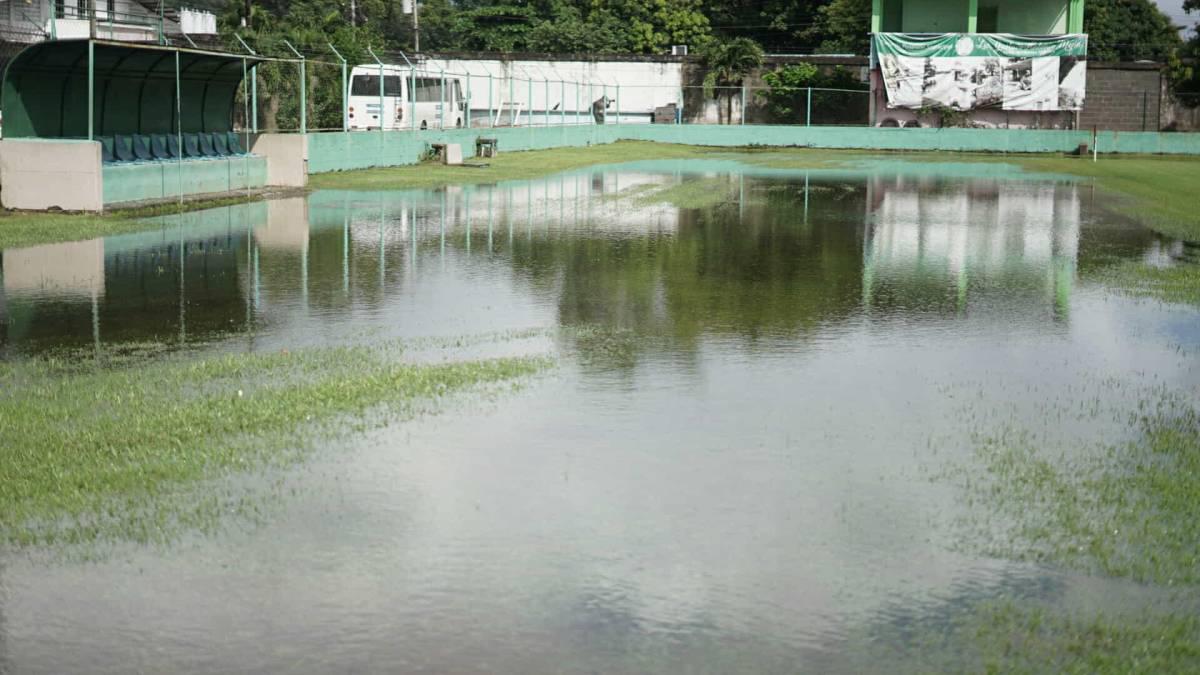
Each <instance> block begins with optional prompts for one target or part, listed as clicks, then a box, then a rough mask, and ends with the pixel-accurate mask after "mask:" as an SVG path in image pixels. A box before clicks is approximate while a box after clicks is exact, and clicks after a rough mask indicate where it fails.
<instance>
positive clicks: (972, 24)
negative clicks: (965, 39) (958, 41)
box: [967, 0, 979, 33]
mask: <svg viewBox="0 0 1200 675" xmlns="http://www.w3.org/2000/svg"><path fill="white" fill-rule="evenodd" d="M978 29H979V0H967V32H968V33H977V32H979V30H978Z"/></svg>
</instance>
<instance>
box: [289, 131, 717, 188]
mask: <svg viewBox="0 0 1200 675" xmlns="http://www.w3.org/2000/svg"><path fill="white" fill-rule="evenodd" d="M716 152H718V151H717V150H715V149H712V148H700V147H695V146H690V145H671V144H664V143H647V142H642V141H621V142H619V143H609V144H605V145H592V146H588V147H585V148H554V149H551V150H533V151H527V152H504V148H501V149H500V153H499V154H497V155H496V156H495V157H490V158H483V159H474V160H471V162H470V163H473V164H484V163H486V164H487V166H486V167H482V168H480V167H461V166H445V165H443V164H439V163H435V162H427V163H423V164H415V165H410V166H397V167H387V168H377V169H360V170H356V171H335V172H328V173H318V174H313V175H311V176H309V178H308V184H309V187H312V188H329V189H340V190H388V189H403V188H422V187H438V186H442V185H458V184H473V183H496V182H499V181H505V180H523V179H529V178H537V177H539V176H545V175H548V174H553V173H560V172H562V171H568V170H571V169H578V168H582V167H585V166H592V165H595V164H610V163H616V162H631V161H636V160H639V159H688V158H693V157H703V156H710V155H713V154H715V153H716ZM726 152H728V151H726Z"/></svg>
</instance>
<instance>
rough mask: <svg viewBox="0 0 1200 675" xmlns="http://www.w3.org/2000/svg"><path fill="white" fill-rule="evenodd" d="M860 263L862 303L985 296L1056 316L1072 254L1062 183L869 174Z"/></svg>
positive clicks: (1072, 222) (963, 300)
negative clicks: (866, 228) (866, 227)
mask: <svg viewBox="0 0 1200 675" xmlns="http://www.w3.org/2000/svg"><path fill="white" fill-rule="evenodd" d="M868 190H869V197H868V200H869V201H868V203H869V206H868V210H869V212H870V213H869V215H870V216H871V217H870V218H869V221H870V232H869V235H868V237H867V240H866V249H865V251H864V263H865V264H864V268H863V278H864V284H863V298H864V302H865V303H866V304H867V305H868V306H871V305H875V306H883V305H890V304H896V305H902V306H905V307H907V308H909V309H914V308H915V309H920V308H927V309H930V310H934V311H941V310H944V309H946V308H947V307H948V306H953V307H954V308H956V309H957V310H960V311H961V310H964V309H966V308H967V307H968V306H969V304H970V303H971V302H972V301H975V300H983V299H985V298H987V297H990V296H993V295H995V296H997V297H1000V296H1004V297H1009V298H1011V300H1010V303H1009V304H1011V306H1013V307H1016V306H1020V305H1021V303H1020V302H1016V298H1017V297H1018V296H1019V297H1020V298H1023V299H1025V300H1028V299H1031V298H1038V302H1036V303H1032V304H1031V303H1026V304H1025V305H1023V306H1025V307H1027V308H1028V309H1033V308H1038V307H1040V308H1046V307H1049V308H1051V309H1052V310H1053V312H1054V314H1055V315H1056V316H1065V312H1066V311H1067V309H1068V301H1069V296H1070V291H1071V285H1072V281H1073V279H1074V275H1075V264H1076V259H1077V256H1078V245H1079V226H1080V202H1079V195H1078V188H1077V186H1076V185H1074V184H1071V183H1047V182H1020V181H1011V180H978V179H977V180H972V181H971V182H949V181H946V180H944V179H931V178H914V177H903V176H895V177H888V178H882V177H875V178H872V179H871V180H870V181H869V182H868Z"/></svg>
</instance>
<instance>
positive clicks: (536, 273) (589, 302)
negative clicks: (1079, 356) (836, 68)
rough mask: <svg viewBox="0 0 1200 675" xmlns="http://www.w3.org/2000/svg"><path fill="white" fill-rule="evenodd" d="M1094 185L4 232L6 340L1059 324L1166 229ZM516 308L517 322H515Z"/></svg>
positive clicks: (227, 218) (298, 204) (256, 208)
mask: <svg viewBox="0 0 1200 675" xmlns="http://www.w3.org/2000/svg"><path fill="white" fill-rule="evenodd" d="M697 182H698V183H699V184H700V185H702V187H703V196H704V199H705V203H704V207H705V208H689V207H688V205H687V204H686V203H685V204H675V203H672V202H671V198H670V197H669V188H671V187H672V186H677V185H687V184H689V183H697ZM664 190H667V191H666V192H663V191H664ZM1080 191H1081V188H1079V187H1078V186H1077V185H1075V184H1073V183H1070V182H1048V181H1019V180H1011V179H1002V178H996V177H984V178H974V179H954V178H947V177H945V176H937V175H924V176H906V175H880V174H874V175H858V176H855V175H846V174H845V172H839V173H828V172H827V173H817V172H812V173H805V174H796V173H794V172H793V173H788V172H780V171H766V170H762V171H758V172H757V173H756V172H754V171H750V170H746V171H741V172H737V173H729V172H728V167H723V170H722V171H714V172H710V173H702V174H693V173H688V174H684V173H681V172H679V171H673V172H667V173H663V172H656V171H651V170H646V171H631V170H607V171H594V172H584V173H576V174H565V175H559V176H553V177H548V178H544V179H538V180H533V181H528V182H521V183H511V184H501V185H494V186H477V187H459V186H455V187H448V188H445V189H442V190H431V191H393V192H379V193H370V192H366V193H364V192H334V191H322V192H317V193H314V194H312V195H310V196H308V197H303V198H291V199H281V200H273V201H269V202H265V203H254V204H246V205H240V206H233V207H228V208H223V209H216V210H212V211H205V212H198V213H191V214H185V215H184V216H175V217H168V218H162V219H160V220H159V221H158V223H157V226H158V227H157V229H153V230H150V231H147V232H143V233H139V234H132V235H122V236H115V237H109V238H106V239H103V240H93V241H88V242H74V243H68V244H55V245H48V246H38V247H33V248H29V249H17V250H6V251H4V252H3V254H2V257H3V264H2V267H0V271H2V273H3V279H4V283H3V294H0V328H2V329H0V349H3V351H4V353H9V354H11V353H35V352H38V351H41V350H45V349H51V348H56V347H63V346H67V347H87V346H91V347H93V348H94V349H97V350H99V349H101V347H102V346H103V345H104V344H106V343H118V342H130V341H150V340H152V341H166V342H169V343H172V344H177V345H182V344H187V343H188V342H189V341H202V342H208V341H212V340H223V339H234V338H235V337H238V336H243V337H246V338H248V339H249V342H248V343H249V344H254V340H255V339H256V338H261V337H267V338H269V339H270V338H277V339H287V336H288V335H289V333H291V334H292V335H293V337H294V334H295V333H296V331H300V330H304V329H305V328H307V327H312V326H313V325H322V324H323V325H328V324H329V323H330V322H337V323H338V324H339V326H340V328H341V331H342V332H343V333H346V332H354V331H355V330H358V329H382V330H383V331H384V332H385V333H386V334H389V335H398V336H411V335H416V334H447V333H451V334H452V333H461V332H465V331H470V330H475V329H481V330H488V329H495V328H504V327H517V326H521V325H522V323H521V322H524V326H528V325H554V324H558V325H566V326H576V325H581V324H601V325H603V326H606V327H610V328H612V327H615V328H623V329H629V330H632V331H635V332H637V333H639V334H642V335H656V336H661V337H664V338H669V339H670V343H671V345H672V346H673V348H675V349H679V350H683V351H686V350H689V349H692V348H694V346H695V340H696V339H697V337H698V336H701V335H704V334H707V333H717V334H727V335H730V336H731V337H736V338H738V339H741V340H745V341H747V342H749V343H753V342H755V341H758V340H762V339H765V338H770V337H772V336H774V337H787V338H796V337H800V336H803V335H805V334H812V333H813V332H814V331H820V330H822V328H823V327H829V326H835V325H837V324H838V323H839V322H844V321H847V320H852V319H853V320H859V319H861V318H863V317H874V318H876V319H885V318H887V317H904V318H906V319H912V318H915V317H916V316H918V315H926V316H928V317H930V318H937V317H948V316H959V317H966V316H969V315H970V314H972V312H971V309H972V308H973V307H977V308H980V309H981V310H984V311H981V312H977V314H979V315H986V316H989V317H991V318H992V319H993V320H1000V321H1008V322H1011V321H1018V322H1022V323H1023V324H1025V325H1027V326H1029V327H1030V328H1031V329H1038V330H1054V325H1055V323H1056V322H1061V321H1065V320H1067V318H1068V317H1069V306H1070V298H1071V293H1072V285H1073V284H1074V279H1075V277H1076V270H1077V268H1078V267H1079V266H1080V265H1081V264H1083V265H1086V264H1087V262H1086V258H1087V256H1088V255H1089V254H1092V253H1095V254H1097V255H1100V254H1102V255H1104V256H1106V257H1111V256H1113V255H1114V253H1115V254H1117V255H1125V256H1137V255H1146V252H1147V251H1148V250H1150V249H1152V248H1154V247H1155V246H1159V242H1157V240H1156V239H1155V238H1154V237H1153V236H1152V235H1150V234H1149V233H1147V232H1145V231H1143V230H1138V229H1136V228H1131V227H1124V228H1109V229H1107V230H1104V232H1110V231H1111V232H1112V233H1113V237H1107V236H1094V237H1091V238H1090V239H1089V238H1081V227H1082V224H1083V223H1084V222H1085V221H1086V220H1087V219H1088V215H1087V213H1088V208H1087V207H1088V205H1087V204H1086V203H1085V201H1084V200H1082V199H1081V195H1080ZM655 194H663V195H664V198H663V200H656V199H655ZM1104 232H1102V233H1101V235H1103V234H1104ZM1081 258H1083V259H1085V260H1083V261H1082V262H1081ZM487 307H491V308H492V309H493V311H491V312H489V314H490V315H491V316H489V317H488V318H487V319H486V320H483V319H481V317H480V316H479V314H478V311H479V310H481V309H483V308H487ZM497 314H504V315H507V317H508V319H504V318H501V319H500V322H501V325H499V326H498V325H496V324H495V320H496V318H497V317H496V315H497ZM1047 320H1048V321H1047ZM321 339H336V337H335V336H329V335H326V336H325V337H323V338H321Z"/></svg>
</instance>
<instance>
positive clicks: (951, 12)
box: [900, 0, 968, 33]
mask: <svg viewBox="0 0 1200 675" xmlns="http://www.w3.org/2000/svg"><path fill="white" fill-rule="evenodd" d="M967 9H968V4H967V0H904V3H903V5H902V6H901V10H900V11H901V12H902V15H901V16H902V18H901V19H900V30H901V31H902V32H904V33H965V32H966V30H967Z"/></svg>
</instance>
